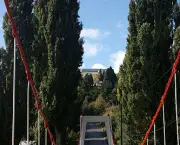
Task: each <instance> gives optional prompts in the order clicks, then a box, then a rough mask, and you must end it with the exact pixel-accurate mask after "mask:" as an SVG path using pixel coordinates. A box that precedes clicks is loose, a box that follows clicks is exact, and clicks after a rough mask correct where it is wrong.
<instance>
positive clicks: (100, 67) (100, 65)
mask: <svg viewBox="0 0 180 145" xmlns="http://www.w3.org/2000/svg"><path fill="white" fill-rule="evenodd" d="M92 68H95V69H96V68H97V69H106V68H107V67H106V66H104V65H102V64H99V63H96V64H93V65H92Z"/></svg>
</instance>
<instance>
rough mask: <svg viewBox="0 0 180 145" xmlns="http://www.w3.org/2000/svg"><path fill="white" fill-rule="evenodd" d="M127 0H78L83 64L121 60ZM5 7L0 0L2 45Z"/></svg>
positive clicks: (114, 64) (115, 63) (99, 64)
mask: <svg viewBox="0 0 180 145" xmlns="http://www.w3.org/2000/svg"><path fill="white" fill-rule="evenodd" d="M128 6H129V0H80V10H79V15H80V21H81V22H82V24H83V30H82V31H81V37H83V38H84V41H85V43H84V56H83V65H82V68H98V69H99V68H108V67H110V66H111V67H112V68H113V69H114V71H115V72H116V73H117V72H118V70H119V66H120V64H122V62H123V59H124V55H125V49H126V38H127V35H128V31H127V27H128V20H127V17H128ZM5 11H6V9H5V6H4V1H3V0H0V46H5V45H4V38H3V29H2V20H3V15H4V12H5Z"/></svg>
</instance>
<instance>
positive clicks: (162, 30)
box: [117, 0, 175, 144]
mask: <svg viewBox="0 0 180 145" xmlns="http://www.w3.org/2000/svg"><path fill="white" fill-rule="evenodd" d="M174 4H175V1H171V0H170V1H169V0H165V1H163V0H160V1H151V0H150V1H146V0H137V1H134V0H132V1H131V2H130V4H129V17H128V20H129V28H128V30H129V36H128V38H127V49H126V55H125V59H124V62H123V65H122V66H121V67H120V72H119V78H118V79H119V80H118V88H119V91H120V92H118V94H119V96H121V99H122V101H121V102H120V104H121V105H123V114H122V116H123V124H124V126H125V127H123V143H124V144H128V143H129V142H130V143H131V144H138V143H139V142H140V141H141V139H142V138H141V137H140V136H138V134H143V133H144V132H145V131H146V130H147V127H148V126H147V124H148V123H149V121H150V118H151V117H152V116H153V115H154V112H155V110H156V108H157V105H158V104H159V101H160V97H161V95H162V93H163V91H164V86H165V84H166V82H167V79H168V75H166V76H164V77H163V78H162V79H161V80H159V81H158V82H157V83H156V84H154V82H156V80H158V79H159V78H160V77H161V76H163V75H164V73H165V72H166V71H167V70H168V69H169V68H170V67H171V66H170V64H171V60H170V59H169V56H170V51H171V50H170V46H171V45H172V34H173V29H172V17H171V16H172V12H173V5H174ZM153 84H154V85H153ZM152 85H153V86H152ZM171 93H172V92H171V90H170V91H169V95H171ZM166 105H167V106H169V107H168V108H171V107H170V106H171V100H169V99H168V100H166ZM172 111H173V109H169V110H168V115H167V116H166V117H167V118H166V119H167V120H170V118H172V117H173V115H172V113H171V112H172ZM142 116H144V117H143V118H142ZM160 117H161V114H160ZM139 122H141V123H139ZM156 125H157V127H161V126H162V122H161V121H160V120H158V121H157V122H156ZM171 133H172V134H174V132H173V131H172V132H171ZM117 134H118V133H117ZM134 134H135V135H136V136H133V135H134ZM124 136H126V137H124ZM157 138H158V139H159V140H160V142H163V137H162V132H161V131H160V132H159V133H158V134H157ZM169 144H175V143H174V141H173V139H170V140H169Z"/></svg>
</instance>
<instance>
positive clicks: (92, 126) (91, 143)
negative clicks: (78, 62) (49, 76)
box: [4, 0, 180, 145]
mask: <svg viewBox="0 0 180 145" xmlns="http://www.w3.org/2000/svg"><path fill="white" fill-rule="evenodd" d="M4 2H5V5H6V9H7V14H8V18H9V21H10V24H11V27H12V35H13V38H14V70H13V117H12V145H14V137H15V134H14V133H15V81H16V75H15V74H16V46H18V50H19V52H20V56H21V59H22V62H23V64H24V68H25V72H26V76H27V82H28V88H27V142H26V144H28V145H29V143H30V141H29V91H30V88H31V90H32V93H33V96H34V99H35V101H36V108H37V111H38V145H40V123H39V122H40V121H39V118H40V116H41V118H42V119H43V122H44V128H45V145H47V134H49V138H50V141H51V144H52V145H57V144H56V142H55V138H54V137H53V134H52V133H51V130H50V128H49V124H48V121H47V119H46V117H45V115H44V113H43V110H42V106H41V103H40V101H39V99H38V92H37V90H36V88H35V85H34V81H33V78H32V75H31V73H30V70H29V66H28V63H27V61H26V58H25V55H24V52H23V48H22V45H21V41H20V38H19V35H18V32H17V27H16V24H15V21H14V19H13V17H12V14H11V9H10V6H9V3H8V0H4ZM179 60H180V51H179V52H178V55H177V58H176V60H175V62H174V65H173V67H172V72H171V75H170V77H169V80H168V82H167V84H166V87H165V91H164V93H163V95H162V98H161V100H160V103H159V106H158V108H157V110H156V112H155V114H154V116H153V118H152V120H151V122H150V125H149V128H148V130H147V132H146V134H145V136H144V138H143V140H142V142H141V144H140V145H145V144H147V145H148V137H149V134H150V132H151V130H152V129H154V139H153V142H154V145H156V120H157V117H158V115H159V112H160V111H161V110H163V131H164V145H166V130H165V125H166V122H165V115H164V102H165V99H166V96H167V93H168V90H169V88H170V85H171V83H172V81H173V79H174V81H175V114H176V134H177V145H179V133H178V132H179V130H178V109H177V87H176V71H177V65H178V63H179ZM98 122H104V124H105V125H104V126H105V132H106V135H107V136H103V135H104V134H103V132H104V131H103V129H102V127H98V125H97V123H98ZM78 144H79V145H114V140H113V131H112V124H111V117H110V116H80V136H79V143H78Z"/></svg>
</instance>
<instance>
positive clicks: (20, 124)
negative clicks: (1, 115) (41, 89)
mask: <svg viewBox="0 0 180 145" xmlns="http://www.w3.org/2000/svg"><path fill="white" fill-rule="evenodd" d="M9 3H10V6H11V11H12V15H13V18H14V20H15V23H16V26H17V31H18V33H19V36H20V40H21V42H22V46H23V48H24V51H25V56H26V58H27V59H28V61H29V62H31V61H30V59H31V55H32V53H31V50H32V48H31V43H32V39H33V33H32V23H31V22H32V3H33V1H32V0H26V1H23V0H13V1H9ZM3 29H4V39H5V44H6V50H7V56H8V58H9V60H8V62H7V66H9V70H8V71H7V73H6V75H5V76H3V77H5V78H6V79H7V82H9V83H8V84H7V90H6V97H7V98H8V99H7V100H6V101H7V102H6V104H8V105H7V107H8V109H9V110H8V111H6V115H7V116H8V117H7V118H6V119H8V121H7V123H8V125H7V126H6V127H7V128H6V130H7V131H8V134H6V135H7V136H6V138H8V143H3V142H1V143H2V144H9V141H10V140H11V139H10V138H11V130H9V129H8V128H9V127H10V126H11V124H12V76H13V71H12V69H13V68H12V66H13V47H14V41H13V37H12V30H11V25H10V23H9V20H8V17H7V13H5V15H4V21H3ZM16 63H17V69H16V123H15V126H16V129H15V144H16V145H18V144H19V142H20V140H21V139H22V137H23V135H24V133H25V131H26V121H25V120H26V95H27V92H26V90H27V80H26V75H25V70H24V66H23V64H22V61H21V58H20V55H19V53H18V51H17V62H16Z"/></svg>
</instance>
